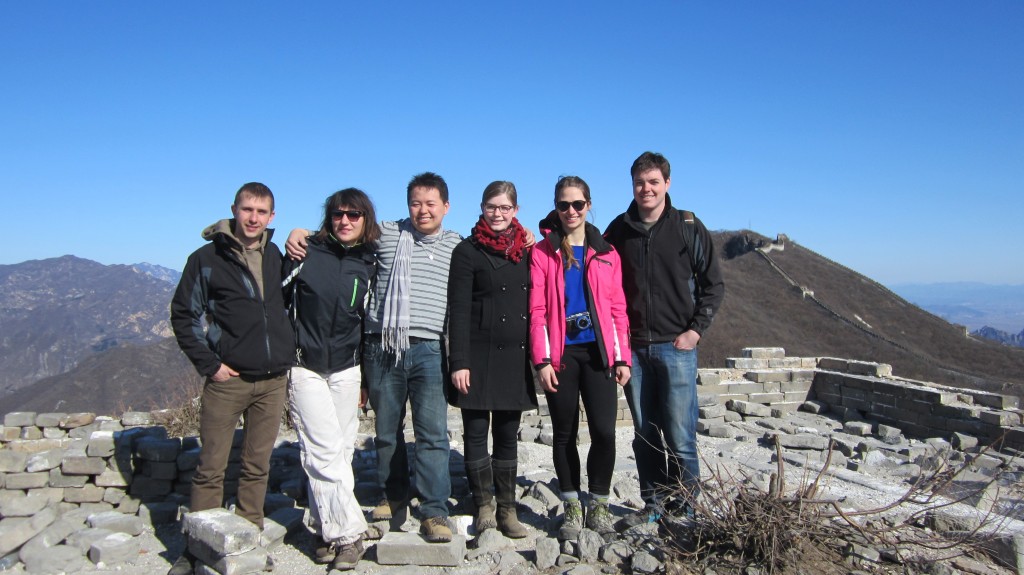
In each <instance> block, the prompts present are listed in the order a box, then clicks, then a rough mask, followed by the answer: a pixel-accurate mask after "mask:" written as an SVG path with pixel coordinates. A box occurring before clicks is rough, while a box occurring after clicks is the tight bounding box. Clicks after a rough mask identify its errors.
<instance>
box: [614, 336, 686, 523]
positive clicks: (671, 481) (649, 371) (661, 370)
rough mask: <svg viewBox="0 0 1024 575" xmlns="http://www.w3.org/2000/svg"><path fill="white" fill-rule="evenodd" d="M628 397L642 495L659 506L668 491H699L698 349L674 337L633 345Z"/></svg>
mask: <svg viewBox="0 0 1024 575" xmlns="http://www.w3.org/2000/svg"><path fill="white" fill-rule="evenodd" d="M632 375H633V377H632V378H631V379H630V380H629V384H628V385H627V386H626V400H627V401H628V402H629V411H630V412H631V413H632V414H633V429H634V432H635V433H634V436H633V453H634V454H635V455H636V467H637V472H638V475H639V476H640V495H641V497H643V499H644V501H645V502H646V503H647V504H649V505H657V504H659V502H660V500H661V496H662V494H663V492H664V491H665V490H667V491H668V492H675V491H676V490H678V489H679V488H680V487H682V488H683V489H684V490H685V491H686V492H687V493H688V494H689V497H696V496H697V494H698V493H699V492H700V460H699V459H698V456H697V350H696V349H692V350H678V349H676V348H675V346H673V345H672V342H668V343H658V344H652V345H634V346H633V373H632Z"/></svg>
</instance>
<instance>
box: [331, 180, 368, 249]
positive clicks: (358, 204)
mask: <svg viewBox="0 0 1024 575" xmlns="http://www.w3.org/2000/svg"><path fill="white" fill-rule="evenodd" d="M342 206H348V207H350V208H352V209H353V210H359V211H360V212H363V237H361V238H359V240H360V241H361V242H362V243H364V244H371V243H374V242H376V241H377V240H379V239H380V226H378V225H377V212H376V211H375V210H374V209H373V201H371V200H370V196H367V195H366V192H364V191H362V190H360V189H358V188H345V189H344V190H341V191H338V192H334V193H333V194H331V195H330V196H328V197H327V201H325V202H324V221H323V223H321V224H320V231H318V232H317V233H316V237H317V239H319V240H321V241H322V240H326V239H327V236H329V235H330V234H331V232H332V231H333V230H334V226H332V225H331V224H332V222H331V219H332V218H331V212H333V211H334V210H337V209H338V208H340V207H342Z"/></svg>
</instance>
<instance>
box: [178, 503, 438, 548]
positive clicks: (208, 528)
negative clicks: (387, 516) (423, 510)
mask: <svg viewBox="0 0 1024 575" xmlns="http://www.w3.org/2000/svg"><path fill="white" fill-rule="evenodd" d="M182 529H183V530H184V531H185V532H186V533H188V537H189V545H190V546H191V542H192V541H193V540H195V541H199V542H201V543H202V544H203V545H205V546H206V547H208V548H209V549H211V550H212V551H213V552H215V553H217V554H221V555H225V554H230V553H244V552H246V551H249V550H251V549H254V548H255V547H256V546H257V545H259V542H260V530H259V528H258V527H256V526H255V525H253V524H252V523H250V522H249V521H247V520H246V519H243V518H242V517H239V516H238V515H235V514H234V513H232V512H230V511H228V510H226V509H208V510H206V511H197V512H195V513H186V514H185V516H184V518H183V519H182ZM417 537H418V536H417Z"/></svg>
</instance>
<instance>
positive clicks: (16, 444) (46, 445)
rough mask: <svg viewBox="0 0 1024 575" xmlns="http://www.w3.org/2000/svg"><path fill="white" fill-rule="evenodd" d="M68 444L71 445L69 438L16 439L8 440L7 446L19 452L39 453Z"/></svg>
mask: <svg viewBox="0 0 1024 575" xmlns="http://www.w3.org/2000/svg"><path fill="white" fill-rule="evenodd" d="M68 445H70V440H68V439H35V440H24V439H16V440H14V441H10V442H8V443H7V445H6V446H5V447H6V449H7V450H8V451H17V452H19V453H39V452H40V451H47V450H49V449H64V448H66V447H67V446H68Z"/></svg>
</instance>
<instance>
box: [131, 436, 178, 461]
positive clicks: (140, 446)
mask: <svg viewBox="0 0 1024 575" xmlns="http://www.w3.org/2000/svg"><path fill="white" fill-rule="evenodd" d="M180 451H181V440H179V439H156V438H152V437H144V438H142V439H140V440H138V441H137V442H135V455H137V456H139V457H141V458H142V459H146V460H149V461H177V460H178V453H179V452H180Z"/></svg>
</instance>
